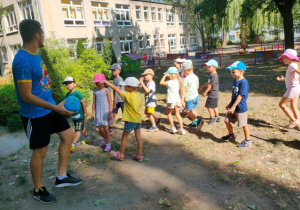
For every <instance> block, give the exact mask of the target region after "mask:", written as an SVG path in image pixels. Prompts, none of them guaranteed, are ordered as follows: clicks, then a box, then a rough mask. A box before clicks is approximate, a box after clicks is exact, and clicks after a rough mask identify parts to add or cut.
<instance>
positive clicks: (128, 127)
mask: <svg viewBox="0 0 300 210" xmlns="http://www.w3.org/2000/svg"><path fill="white" fill-rule="evenodd" d="M139 129H141V123H133V122H125V125H124V130H125V131H129V132H131V131H133V130H139Z"/></svg>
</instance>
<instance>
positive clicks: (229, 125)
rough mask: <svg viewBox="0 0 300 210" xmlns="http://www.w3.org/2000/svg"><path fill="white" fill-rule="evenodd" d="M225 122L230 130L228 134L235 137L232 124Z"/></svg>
mask: <svg viewBox="0 0 300 210" xmlns="http://www.w3.org/2000/svg"><path fill="white" fill-rule="evenodd" d="M224 122H225V125H226V128H227V130H228V133H229V134H231V135H233V134H234V133H233V128H232V125H231V123H230V122H226V121H224Z"/></svg>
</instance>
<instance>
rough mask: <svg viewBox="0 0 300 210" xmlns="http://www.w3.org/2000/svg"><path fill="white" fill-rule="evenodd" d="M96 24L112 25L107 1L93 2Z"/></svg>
mask: <svg viewBox="0 0 300 210" xmlns="http://www.w3.org/2000/svg"><path fill="white" fill-rule="evenodd" d="M92 14H93V18H94V25H96V26H110V20H109V10H108V4H107V3H99V2H92Z"/></svg>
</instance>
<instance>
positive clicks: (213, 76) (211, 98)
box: [199, 59, 220, 125]
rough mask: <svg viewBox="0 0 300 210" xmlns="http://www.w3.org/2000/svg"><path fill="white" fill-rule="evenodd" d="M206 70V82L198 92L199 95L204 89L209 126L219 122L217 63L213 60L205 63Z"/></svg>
mask: <svg viewBox="0 0 300 210" xmlns="http://www.w3.org/2000/svg"><path fill="white" fill-rule="evenodd" d="M205 65H206V66H207V70H208V72H209V73H210V76H209V78H208V82H207V83H205V84H204V85H202V87H201V88H200V90H199V92H200V93H201V92H202V91H203V89H204V88H206V87H207V88H206V90H205V91H204V92H203V94H202V95H203V97H206V96H207V100H206V103H205V107H206V108H207V110H208V113H209V116H210V121H209V122H208V124H209V125H211V124H213V123H215V122H220V117H219V111H218V100H219V77H218V74H217V67H218V62H217V61H216V60H214V59H211V60H209V61H208V62H207V63H205Z"/></svg>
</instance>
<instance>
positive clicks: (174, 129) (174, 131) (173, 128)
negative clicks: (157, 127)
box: [169, 127, 177, 134]
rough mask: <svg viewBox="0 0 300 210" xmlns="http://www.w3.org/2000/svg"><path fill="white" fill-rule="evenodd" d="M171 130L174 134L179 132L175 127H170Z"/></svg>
mask: <svg viewBox="0 0 300 210" xmlns="http://www.w3.org/2000/svg"><path fill="white" fill-rule="evenodd" d="M169 132H170V133H172V134H174V133H176V132H177V130H176V128H175V127H170V129H169Z"/></svg>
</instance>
